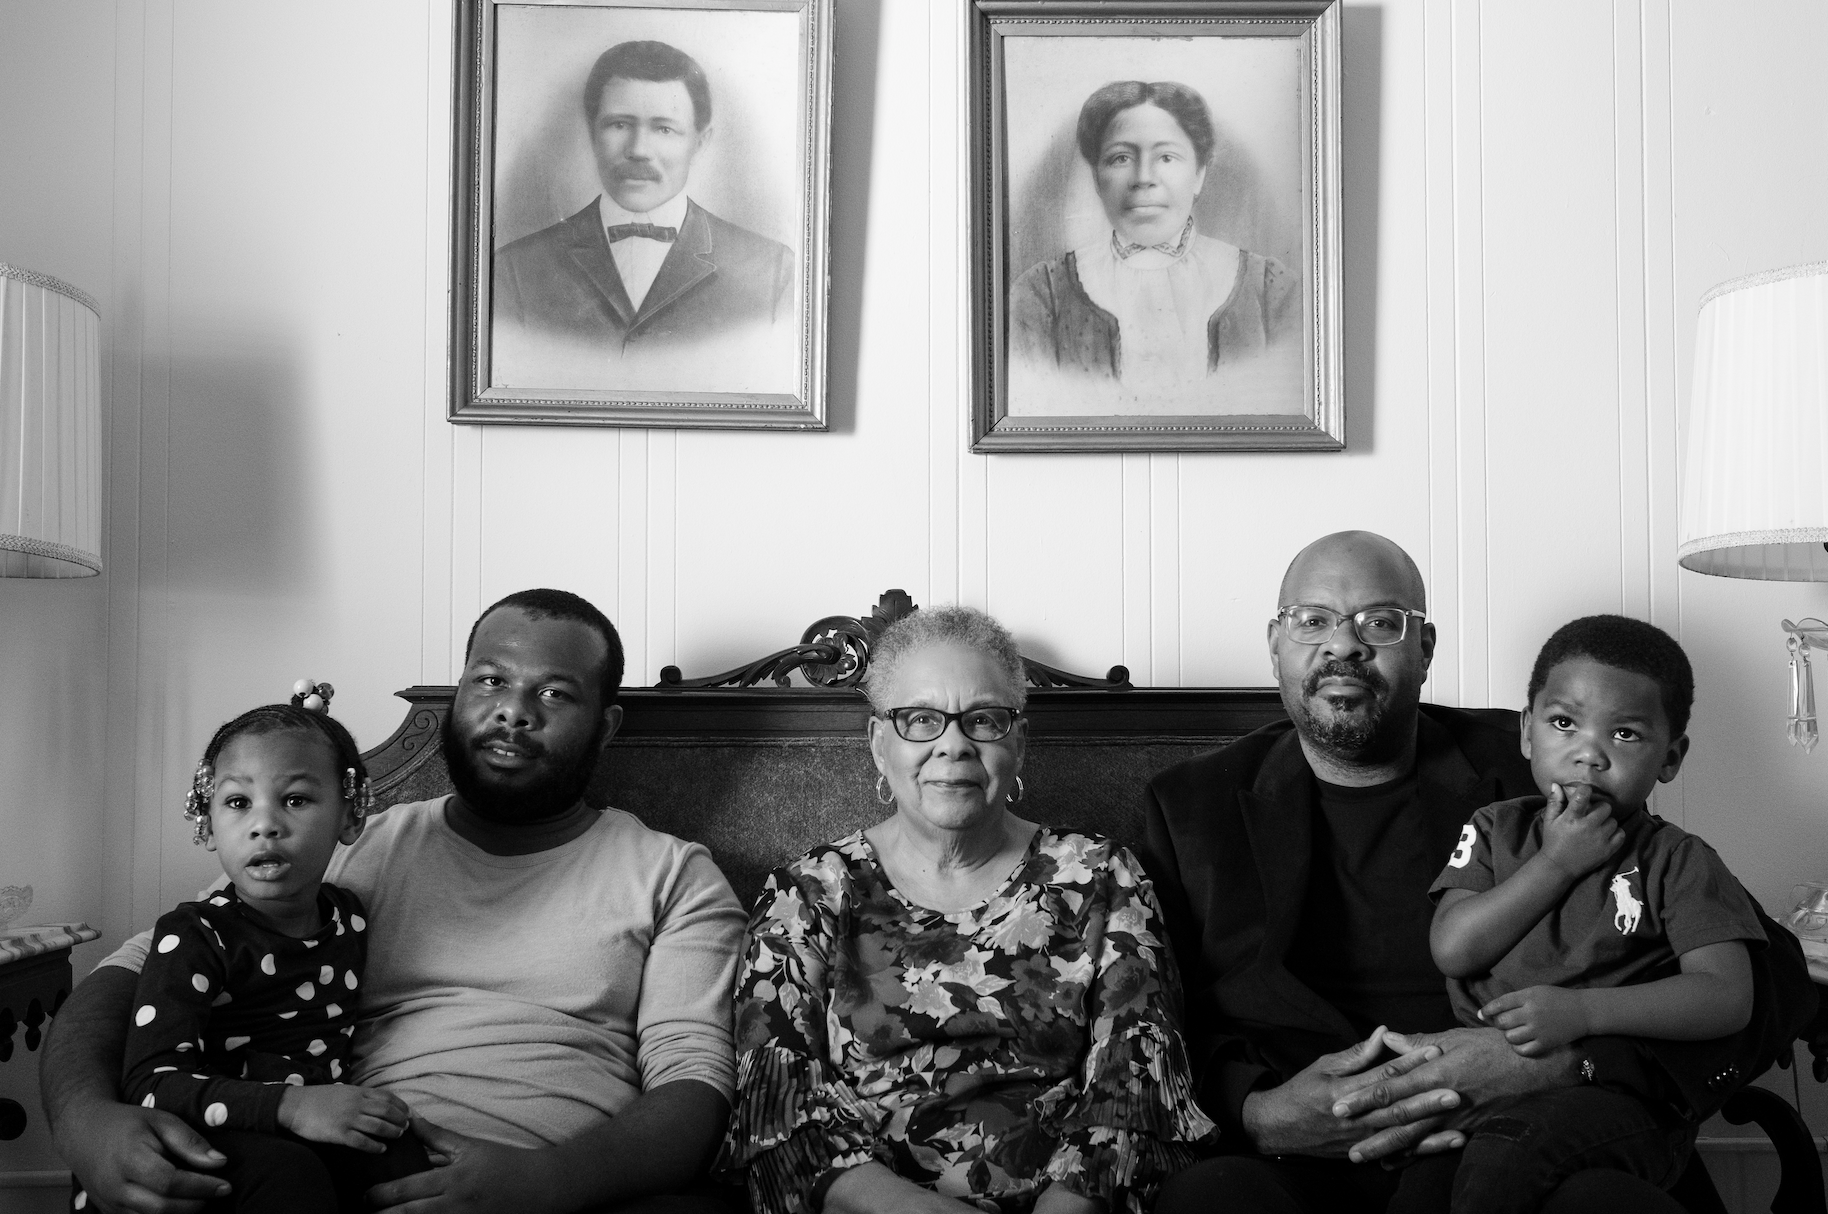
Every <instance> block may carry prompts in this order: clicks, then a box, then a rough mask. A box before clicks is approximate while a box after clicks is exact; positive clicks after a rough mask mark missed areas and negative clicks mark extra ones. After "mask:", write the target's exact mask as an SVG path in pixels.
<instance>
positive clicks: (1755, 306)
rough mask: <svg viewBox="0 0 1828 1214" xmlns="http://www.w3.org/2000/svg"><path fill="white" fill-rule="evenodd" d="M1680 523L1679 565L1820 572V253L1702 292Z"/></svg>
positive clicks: (1826, 500) (1826, 359)
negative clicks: (1812, 259)
mask: <svg viewBox="0 0 1828 1214" xmlns="http://www.w3.org/2000/svg"><path fill="white" fill-rule="evenodd" d="M1680 520H1681V521H1680V524H1679V527H1678V546H1677V549H1676V556H1677V559H1678V560H1680V561H1681V562H1682V565H1683V567H1684V568H1686V569H1693V570H1694V571H1695V572H1697V573H1712V574H1717V575H1719V576H1721V577H1743V578H1763V579H1767V580H1770V581H1778V582H1824V581H1828V549H1825V548H1824V547H1823V545H1824V544H1825V543H1828V262H1819V263H1817V264H1814V265H1806V266H1794V267H1792V268H1790V269H1787V270H1772V271H1770V272H1768V273H1764V274H1754V275H1752V276H1750V277H1747V278H1739V279H1734V280H1733V281H1732V282H1727V283H1722V284H1721V285H1720V286H1717V287H1715V288H1714V289H1713V290H1711V291H1709V292H1708V293H1707V294H1706V295H1705V296H1704V297H1703V298H1702V300H1701V318H1700V321H1699V323H1698V324H1697V326H1696V331H1695V376H1694V391H1693V395H1692V397H1691V400H1690V404H1689V425H1688V467H1687V476H1686V483H1685V484H1684V485H1683V489H1682V512H1681V516H1680Z"/></svg>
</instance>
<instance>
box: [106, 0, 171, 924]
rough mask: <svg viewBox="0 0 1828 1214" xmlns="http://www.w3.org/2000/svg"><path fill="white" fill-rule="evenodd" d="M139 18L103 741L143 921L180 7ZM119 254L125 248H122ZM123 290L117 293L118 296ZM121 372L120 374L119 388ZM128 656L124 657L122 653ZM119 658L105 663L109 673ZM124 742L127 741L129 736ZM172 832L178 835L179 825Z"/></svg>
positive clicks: (164, 690) (158, 827) (151, 809)
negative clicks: (120, 571) (120, 551)
mask: <svg viewBox="0 0 1828 1214" xmlns="http://www.w3.org/2000/svg"><path fill="white" fill-rule="evenodd" d="M144 17H145V24H144V26H143V28H142V30H141V31H140V34H141V41H140V43H139V44H138V45H137V46H128V47H125V48H122V51H123V53H122V55H121V56H120V57H119V58H122V59H124V58H127V57H129V56H132V55H134V54H136V53H137V54H138V55H139V57H140V61H141V62H140V68H139V72H138V79H137V81H133V82H131V83H137V84H138V86H139V91H140V106H141V110H140V129H139V136H140V149H139V152H140V154H139V164H138V165H137V166H136V167H137V169H138V172H139V181H138V182H137V183H136V184H137V186H138V188H137V190H134V191H132V192H131V195H130V197H129V198H128V199H124V200H123V201H124V202H128V203H130V204H131V205H133V206H135V207H136V208H137V211H138V232H137V237H138V239H137V241H136V242H135V246H136V247H134V248H133V249H132V250H131V253H130V255H131V256H134V258H135V263H134V264H132V265H131V266H130V268H129V270H128V273H129V274H130V275H131V280H130V283H129V284H127V285H126V291H127V293H130V294H133V295H137V296H138V298H139V301H140V303H139V308H138V310H137V315H136V316H135V317H134V320H135V321H136V322H137V324H136V329H137V332H135V333H134V334H133V337H134V338H137V340H138V342H139V345H140V351H139V359H138V365H137V366H136V367H133V368H131V369H130V370H129V374H131V375H132V376H133V380H134V382H133V383H132V384H131V386H130V387H129V392H130V393H133V394H137V397H138V400H137V402H135V403H136V404H137V408H138V412H139V435H138V439H139V447H138V450H137V451H136V452H134V454H135V455H136V456H137V458H138V465H139V466H138V474H139V486H138V488H139V506H138V511H137V513H138V518H137V520H136V522H137V524H138V542H137V547H138V558H139V560H138V565H137V569H136V576H137V581H138V592H139V610H138V619H137V621H136V625H137V627H136V630H135V644H134V645H133V646H132V647H131V649H130V652H131V653H132V654H133V657H132V658H131V659H130V660H131V661H133V663H134V665H135V670H134V672H133V680H132V693H131V694H132V701H131V702H132V705H133V717H132V728H131V730H130V732H129V733H128V734H127V735H126V736H124V737H122V738H120V739H119V740H118V741H117V740H116V739H113V738H110V740H109V746H110V749H111V750H112V749H114V748H115V747H116V746H120V747H122V748H124V749H130V751H131V753H132V754H133V756H134V779H133V781H132V783H131V784H130V785H129V786H128V788H127V789H126V790H124V791H125V792H126V795H127V797H128V798H130V800H128V801H127V803H126V804H125V805H123V806H121V807H120V810H121V811H123V812H124V814H126V815H131V820H132V821H133V823H134V829H133V840H134V848H133V883H132V886H131V889H132V897H131V903H130V906H131V914H130V916H129V922H130V923H133V924H142V923H150V922H151V921H152V920H153V919H154V918H156V917H157V916H158V915H159V914H160V913H161V912H162V911H163V910H164V909H165V908H164V906H163V904H162V903H163V899H162V897H161V889H160V883H161V880H162V878H163V876H164V871H163V867H164V866H163V859H164V856H165V854H166V852H167V850H168V849H169V847H170V845H171V843H172V839H173V832H171V831H169V830H168V829H166V827H167V822H168V817H169V814H168V811H169V806H170V805H171V800H170V798H169V796H168V795H167V794H168V792H169V790H170V788H171V787H172V785H171V781H170V780H169V779H168V778H167V776H168V774H169V773H168V771H167V769H166V764H165V755H166V746H165V742H166V733H165V731H166V728H167V722H168V719H169V716H170V711H169V710H170V704H171V702H170V693H171V691H172V688H171V687H170V686H169V685H168V681H167V677H166V676H167V674H168V672H169V646H170V619H169V617H170V611H171V602H170V586H169V580H168V576H167V573H168V569H169V564H170V553H169V545H168V542H167V540H168V532H167V525H168V522H169V515H168V510H169V505H170V496H169V495H170V476H171V448H170V442H171V410H172V398H171V357H172V342H171V272H172V266H171V185H172V180H171V173H172V60H173V57H174V54H175V50H176V48H175V41H176V30H175V26H176V23H177V14H176V13H175V12H174V10H173V6H172V4H171V3H170V2H169V0H150V2H149V3H147V4H146V5H145V6H144ZM123 252H126V250H123ZM121 297H124V296H117V298H121ZM123 378H125V377H121V376H118V375H117V378H116V391H117V392H118V391H119V390H120V385H121V383H122V379H123ZM122 660H123V661H124V660H129V659H125V658H123V659H122ZM119 664H120V662H119V661H117V662H114V663H111V664H110V670H111V672H112V670H113V669H114V668H115V667H116V666H118V665H119ZM129 739H131V740H129ZM177 837H178V839H180V840H181V839H182V838H183V835H182V833H181V832H180V833H179V834H178V836H177Z"/></svg>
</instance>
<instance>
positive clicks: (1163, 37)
mask: <svg viewBox="0 0 1828 1214" xmlns="http://www.w3.org/2000/svg"><path fill="white" fill-rule="evenodd" d="M1339 38H1340V34H1339V0H1270V2H1265V0H1254V2H1251V0H1106V2H1104V3H1066V2H1061V0H974V3H973V12H972V15H971V34H970V50H969V54H970V64H969V74H970V78H971V108H970V114H969V120H970V123H971V148H970V154H971V206H972V223H971V229H972V230H971V244H970V258H971V273H970V275H969V281H970V291H971V299H970V319H971V328H972V333H973V335H974V349H973V351H972V359H973V380H974V385H973V401H972V411H973V412H972V422H973V425H972V437H973V443H972V449H973V450H975V451H985V452H995V451H1226V450H1256V451H1288V450H1305V451H1338V450H1342V449H1343V448H1344V446H1345V403H1344V399H1343V391H1342V382H1341V380H1342V359H1343V354H1344V351H1343V345H1342V340H1341V311H1342V308H1341V290H1340V287H1341V284H1340V273H1341V269H1340V267H1341V261H1340V145H1339V83H1340V61H1339Z"/></svg>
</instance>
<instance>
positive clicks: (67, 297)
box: [0, 263, 102, 578]
mask: <svg viewBox="0 0 1828 1214" xmlns="http://www.w3.org/2000/svg"><path fill="white" fill-rule="evenodd" d="M101 383H102V381H101V317H100V315H99V314H98V312H97V310H96V307H95V301H94V300H93V299H90V298H89V297H88V296H87V295H85V294H83V293H82V292H81V291H79V290H77V289H76V288H75V287H73V286H70V285H69V284H68V283H63V282H59V281H57V280H56V279H55V278H51V277H49V276H48V275H44V274H34V273H32V272H31V271H30V270H21V269H18V268H16V267H13V266H9V265H5V264H3V263H0V577H42V578H62V577H88V576H89V575H90V574H94V573H100V572H101V571H102V557H101V551H102V481H101V455H102V386H101Z"/></svg>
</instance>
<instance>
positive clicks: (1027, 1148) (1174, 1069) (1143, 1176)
mask: <svg viewBox="0 0 1828 1214" xmlns="http://www.w3.org/2000/svg"><path fill="white" fill-rule="evenodd" d="M1023 688H1024V679H1023V671H1022V660H1021V656H1020V654H1019V653H1018V652H1017V650H1016V647H1015V642H1014V641H1013V640H1011V638H1010V636H1009V634H1008V633H1007V632H1006V631H1004V630H1003V628H1002V627H1000V626H999V625H998V624H997V623H996V622H995V621H993V620H991V619H990V618H989V617H988V616H986V615H984V614H982V613H981V612H977V611H973V610H971V609H969V608H964V607H948V608H939V609H934V610H927V611H921V612H917V613H915V614H914V615H912V616H909V617H906V618H905V619H902V620H900V621H898V622H897V623H895V624H893V625H891V626H890V627H889V628H888V629H887V630H886V631H885V632H884V633H883V635H882V637H881V638H880V639H879V640H878V641H877V642H876V644H875V645H874V646H873V647H872V650H871V654H870V668H869V675H868V679H867V690H868V692H869V696H870V704H871V707H872V708H873V709H874V713H873V715H872V717H871V719H870V723H869V741H870V752H871V754H872V755H873V756H874V757H875V761H876V767H877V770H878V772H879V773H880V775H879V776H878V778H877V781H876V793H877V797H878V799H879V800H880V801H881V802H882V803H883V804H884V805H889V806H893V813H891V814H890V815H889V817H888V818H886V819H885V820H884V821H882V822H880V823H878V824H877V825H875V826H872V827H870V828H869V829H867V830H863V831H859V832H857V833H856V834H853V835H850V836H848V837H846V838H843V839H839V840H838V841H837V842H835V843H831V844H828V845H826V846H824V847H819V848H815V849H814V850H813V851H811V852H809V853H808V854H807V855H805V856H804V857H802V858H800V859H799V860H797V861H795V862H794V863H792V864H789V865H787V866H786V867H785V868H781V869H777V870H775V872H774V873H773V874H772V875H770V877H769V879H768V884H767V886H766V888H765V889H764V890H763V893H762V896H761V898H760V899H759V901H758V902H757V903H756V907H755V912H754V914H753V915H751V916H750V920H749V943H748V954H747V957H746V959H745V962H744V967H743V971H742V977H741V979H740V980H739V982H738V986H737V1012H736V1023H737V1028H736V1034H737V1048H738V1050H739V1052H740V1053H741V1056H742V1057H741V1062H740V1069H739V1079H738V1091H737V1097H736V1100H737V1107H736V1112H735V1115H734V1117H733V1118H732V1123H731V1130H730V1141H729V1142H728V1143H727V1144H726V1150H727V1152H728V1156H727V1158H729V1160H730V1161H731V1162H732V1163H734V1164H737V1165H743V1164H746V1165H747V1166H748V1182H749V1192H750V1195H751V1197H752V1198H753V1199H754V1202H755V1205H756V1208H757V1209H758V1210H760V1211H762V1212H764V1214H796V1212H798V1211H817V1210H820V1209H823V1210H826V1211H832V1212H849V1211H857V1212H864V1211H868V1212H870V1214H882V1212H885V1211H898V1210H905V1211H935V1212H937V1211H947V1210H950V1211H966V1210H971V1209H979V1210H996V1211H1010V1212H1017V1211H1030V1210H1033V1211H1036V1212H1037V1214H1078V1212H1080V1211H1096V1210H1107V1209H1108V1210H1120V1209H1121V1210H1132V1211H1139V1212H1140V1211H1141V1210H1142V1209H1143V1208H1144V1206H1145V1204H1146V1202H1147V1200H1148V1199H1149V1198H1150V1196H1152V1194H1153V1192H1154V1189H1155V1187H1156V1185H1157V1184H1158V1183H1159V1182H1160V1181H1161V1180H1162V1179H1163V1178H1164V1177H1166V1176H1167V1175H1168V1174H1170V1173H1171V1172H1173V1171H1175V1170H1176V1169H1178V1168H1179V1167H1182V1166H1185V1165H1186V1164H1187V1163H1188V1162H1190V1161H1191V1159H1192V1157H1193V1156H1192V1152H1191V1150H1190V1149H1189V1146H1188V1144H1190V1143H1192V1142H1194V1141H1195V1140H1196V1139H1199V1138H1201V1137H1203V1136H1205V1135H1206V1134H1207V1133H1209V1132H1210V1131H1211V1129H1212V1125H1211V1123H1210V1122H1208V1121H1207V1120H1206V1118H1205V1117H1204V1116H1203V1115H1202V1114H1201V1113H1200V1111H1199V1109H1198V1107H1197V1106H1196V1105H1195V1103H1194V1101H1193V1097H1192V1093H1191V1088H1190V1083H1189V1079H1188V1068H1187V1061H1186V1055H1185V1051H1184V1048H1183V1046H1182V1043H1181V1039H1180V1035H1179V1033H1178V1032H1177V1030H1176V1028H1175V1025H1174V1022H1173V1018H1172V1013H1171V1012H1170V1010H1169V1009H1170V1008H1171V1007H1172V1006H1173V1005H1174V1004H1175V1002H1176V994H1175V984H1176V978H1175V974H1174V970H1173V966H1172V963H1171V961H1170V959H1169V956H1168V952H1167V947H1166V939H1167V937H1166V933H1165V932H1163V930H1162V927H1161V921H1160V911H1159V910H1158V909H1157V907H1156V903H1155V897H1154V894H1153V892H1152V891H1151V888H1150V885H1149V880H1148V878H1147V877H1146V876H1144V874H1143V871H1142V869H1141V867H1140V866H1138V864H1137V862H1136V860H1135V859H1134V858H1133V857H1132V856H1131V855H1130V853H1129V852H1128V851H1127V850H1125V849H1124V848H1122V847H1119V846H1117V845H1116V844H1114V843H1112V842H1111V841H1110V840H1108V839H1103V838H1099V837H1097V836H1095V835H1082V834H1073V833H1068V832H1063V831H1055V830H1050V829H1048V828H1047V827H1044V826H1037V825H1035V824H1034V823H1033V822H1029V821H1026V820H1024V819H1023V818H1021V817H1018V816H1017V815H1016V814H1015V813H1013V812H1011V810H1010V809H1009V805H1010V804H1011V803H1012V802H1020V801H1021V799H1022V780H1021V774H1020V773H1021V770H1022V753H1023V743H1024V738H1025V734H1026V726H1027V723H1026V722H1025V721H1024V720H1023V719H1022V708H1023V703H1024V701H1025V699H1026V695H1025V693H1024V690H1023Z"/></svg>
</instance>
